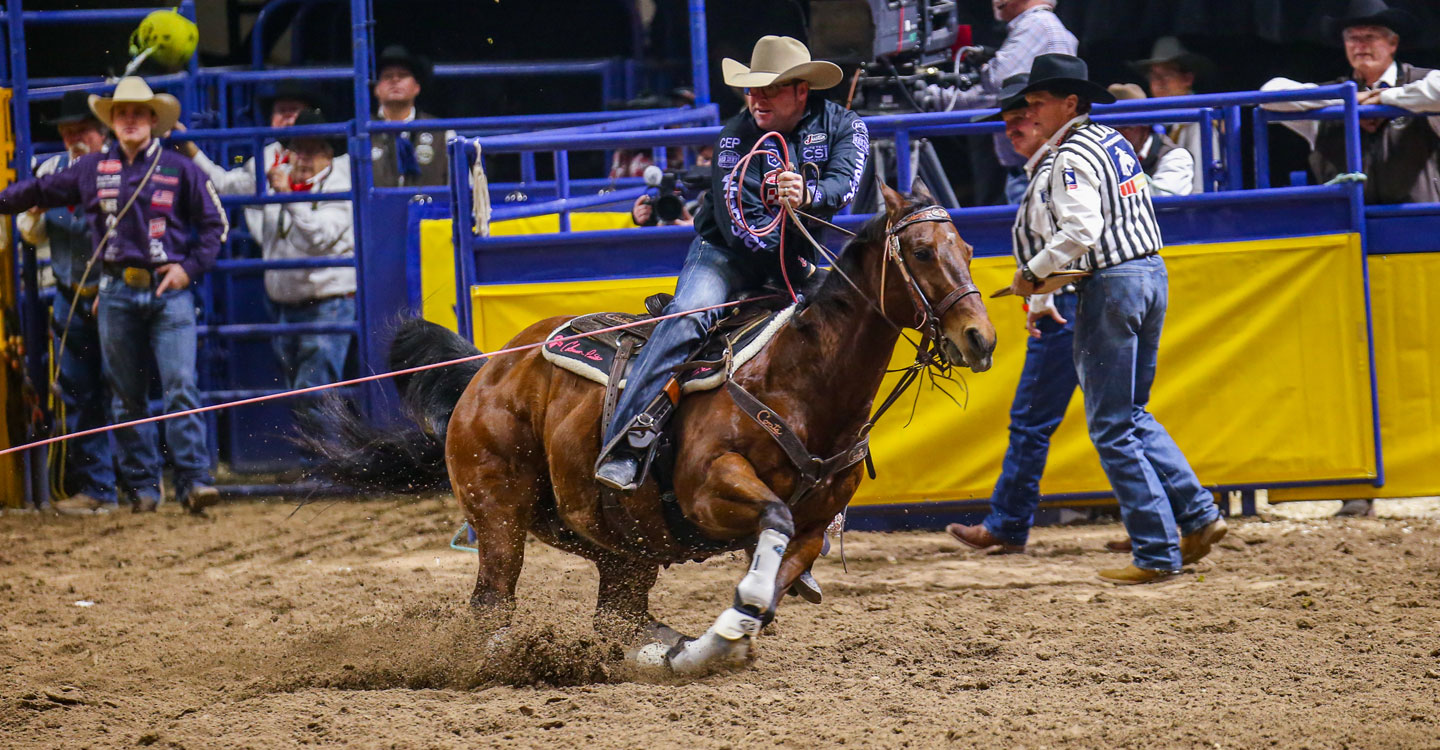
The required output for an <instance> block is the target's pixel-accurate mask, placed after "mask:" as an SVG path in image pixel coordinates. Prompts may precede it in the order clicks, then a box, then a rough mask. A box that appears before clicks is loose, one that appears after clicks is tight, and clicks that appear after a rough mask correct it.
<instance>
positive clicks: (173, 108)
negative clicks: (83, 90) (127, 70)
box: [90, 76, 180, 136]
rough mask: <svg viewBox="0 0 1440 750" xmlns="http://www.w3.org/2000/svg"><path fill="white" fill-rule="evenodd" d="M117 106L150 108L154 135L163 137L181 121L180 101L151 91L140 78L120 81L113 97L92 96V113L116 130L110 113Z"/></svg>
mask: <svg viewBox="0 0 1440 750" xmlns="http://www.w3.org/2000/svg"><path fill="white" fill-rule="evenodd" d="M116 104H144V105H147V106H149V107H150V111H152V112H154V113H155V127H154V134H155V135H156V136H162V135H165V134H166V133H168V132H170V131H171V130H173V129H174V128H175V123H176V122H177V121H179V119H180V100H179V99H176V98H175V97H173V96H171V95H169V94H157V93H155V92H154V91H151V90H150V84H148V83H146V82H145V79H144V78H141V77H140V76H126V77H124V78H121V79H120V83H119V85H117V86H116V87H115V93H114V94H113V95H112V96H108V97H106V96H96V95H95V94H91V95H90V111H91V112H94V113H95V116H96V117H98V118H100V122H103V123H105V125H106V126H107V127H110V128H111V129H114V125H112V124H111V122H110V112H111V110H113V109H114V108H115V105H116Z"/></svg>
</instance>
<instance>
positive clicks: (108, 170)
mask: <svg viewBox="0 0 1440 750" xmlns="http://www.w3.org/2000/svg"><path fill="white" fill-rule="evenodd" d="M95 170H96V171H97V172H99V173H100V174H120V160H119V159H105V160H103V161H101V162H100V165H99V166H97V167H96V168H95Z"/></svg>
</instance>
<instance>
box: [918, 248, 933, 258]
mask: <svg viewBox="0 0 1440 750" xmlns="http://www.w3.org/2000/svg"><path fill="white" fill-rule="evenodd" d="M934 259H935V252H934V251H933V250H930V249H928V248H923V247H922V248H920V249H919V250H916V251H915V260H919V261H931V260H934Z"/></svg>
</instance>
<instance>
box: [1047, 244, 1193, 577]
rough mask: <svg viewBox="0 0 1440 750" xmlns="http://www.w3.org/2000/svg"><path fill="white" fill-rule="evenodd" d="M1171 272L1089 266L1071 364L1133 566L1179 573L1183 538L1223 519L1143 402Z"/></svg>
mask: <svg viewBox="0 0 1440 750" xmlns="http://www.w3.org/2000/svg"><path fill="white" fill-rule="evenodd" d="M1168 297H1169V277H1168V276H1167V274H1166V272H1165V261H1163V260H1161V259H1160V256H1158V255H1156V256H1150V257H1148V258H1141V259H1139V260H1132V261H1129V262H1127V263H1122V264H1120V265H1118V266H1113V267H1111V268H1103V269H1100V270H1098V271H1096V272H1095V273H1094V274H1093V275H1092V276H1091V277H1090V278H1089V279H1088V280H1086V281H1085V283H1084V284H1083V285H1082V286H1081V288H1080V306H1079V309H1078V310H1077V311H1076V316H1075V318H1076V320H1075V369H1076V370H1078V371H1079V373H1080V388H1081V390H1082V391H1084V394H1085V420H1086V422H1087V423H1088V424H1089V427H1090V440H1091V441H1092V442H1093V443H1094V444H1095V449H1096V451H1098V452H1099V454H1100V465H1101V466H1102V467H1104V469H1105V475H1106V477H1108V478H1109V480H1110V487H1111V489H1113V490H1114V492H1115V497H1116V499H1117V500H1119V502H1120V515H1121V517H1122V518H1123V519H1124V521H1125V530H1126V531H1127V532H1128V533H1129V534H1130V540H1131V542H1132V544H1133V545H1134V555H1135V565H1136V567H1140V568H1145V569H1147V570H1179V569H1180V566H1181V563H1180V547H1179V543H1180V536H1181V535H1188V534H1192V533H1194V532H1196V531H1199V530H1200V529H1201V528H1202V527H1204V526H1206V525H1207V524H1209V523H1211V522H1212V521H1214V520H1215V519H1216V518H1218V517H1219V516H1220V510H1219V509H1218V508H1216V507H1215V499H1214V497H1212V496H1211V495H1210V492H1209V490H1206V489H1205V488H1204V487H1201V486H1200V480H1199V479H1197V478H1196V476H1195V472H1194V470H1192V469H1191V468H1190V464H1189V462H1187V461H1186V460H1185V456H1184V454H1182V453H1181V452H1180V448H1179V447H1178V446H1176V445H1175V441H1174V440H1172V439H1171V438H1170V434H1169V433H1168V432H1166V431H1165V428H1164V427H1162V426H1161V425H1160V423H1159V422H1158V421H1156V419H1155V417H1154V415H1152V414H1151V413H1150V412H1149V411H1148V410H1147V409H1146V408H1145V407H1146V405H1147V404H1149V402H1150V386H1151V384H1152V383H1154V381H1155V361H1156V355H1157V353H1158V351H1159V346H1160V329H1161V327H1162V326H1163V325H1164V323H1165V307H1166V305H1167V303H1168Z"/></svg>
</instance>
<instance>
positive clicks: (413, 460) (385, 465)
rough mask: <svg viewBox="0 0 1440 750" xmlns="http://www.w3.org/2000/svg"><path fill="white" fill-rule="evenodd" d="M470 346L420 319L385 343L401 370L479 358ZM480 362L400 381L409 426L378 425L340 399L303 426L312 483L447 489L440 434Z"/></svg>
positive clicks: (413, 490)
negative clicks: (314, 459)
mask: <svg viewBox="0 0 1440 750" xmlns="http://www.w3.org/2000/svg"><path fill="white" fill-rule="evenodd" d="M479 353H480V350H479V349H476V348H475V347H474V346H472V345H471V344H470V342H468V341H466V340H465V339H463V338H461V337H460V336H458V335H456V334H455V333H452V332H451V331H450V330H449V329H446V328H443V327H441V326H438V325H435V324H434V323H431V322H429V321H426V320H421V319H418V318H412V319H408V320H405V321H403V322H402V323H401V324H400V326H399V327H398V328H397V329H396V331H395V338H394V340H393V341H392V342H391V344H390V369H391V370H404V369H408V368H411V367H419V366H422V365H431V364H435V363H437V362H445V361H448V360H452V359H460V358H462V357H469V356H474V355H476V354H479ZM483 362H484V361H483V360H479V359H477V360H472V361H470V362H462V363H460V364H456V365H448V366H446V367H437V368H435V369H432V370H423V371H421V372H416V373H411V374H409V375H399V376H397V377H396V378H395V387H396V388H397V389H398V390H399V391H400V399H401V401H402V402H403V403H404V404H405V407H406V409H407V410H408V411H409V413H410V418H411V419H412V420H413V421H414V423H415V424H413V425H405V426H394V425H386V426H383V427H381V426H376V425H372V424H370V423H368V422H366V421H365V420H364V419H363V418H362V417H361V416H360V415H358V414H356V413H355V412H354V411H353V410H352V409H350V408H349V407H348V406H347V405H346V404H344V403H342V402H341V401H340V400H338V399H333V398H332V399H328V400H326V401H325V402H324V403H323V404H322V405H321V407H320V408H319V409H317V410H316V411H315V412H313V413H312V414H311V415H309V418H308V419H306V420H305V422H306V423H305V424H304V426H303V429H302V436H301V438H300V440H301V442H302V444H303V445H305V446H306V447H307V448H309V449H310V450H311V451H312V452H314V453H316V454H318V455H319V456H320V462H319V464H318V465H316V466H315V467H314V469H313V470H312V471H311V474H312V475H314V476H318V477H322V478H324V479H328V480H330V481H333V482H337V483H340V484H343V485H345V486H348V487H353V488H355V489H357V490H369V491H375V492H398V493H405V494H417V495H418V494H425V493H430V492H440V491H444V490H447V489H449V488H450V477H449V473H448V472H447V471H446V468H445V430H446V428H447V427H448V426H449V424H450V415H451V413H452V412H454V411H455V404H456V402H458V401H459V400H460V396H461V395H462V394H464V393H465V388H466V387H467V386H468V385H469V384H470V380H471V379H472V378H474V377H475V373H477V372H479V371H480V366H481V364H483Z"/></svg>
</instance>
